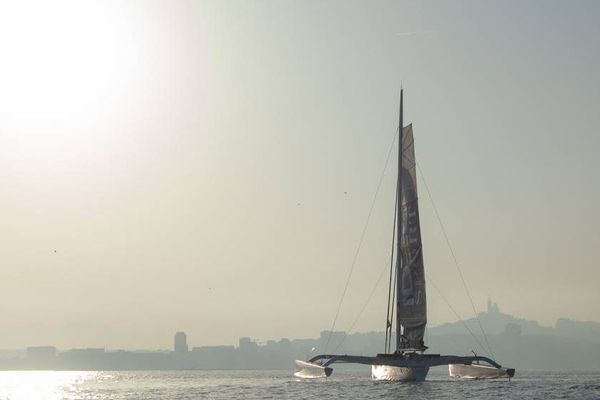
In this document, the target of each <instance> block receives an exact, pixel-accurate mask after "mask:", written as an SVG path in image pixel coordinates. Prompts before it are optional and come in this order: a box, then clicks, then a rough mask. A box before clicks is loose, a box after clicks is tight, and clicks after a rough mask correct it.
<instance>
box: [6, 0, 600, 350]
mask: <svg viewBox="0 0 600 400" xmlns="http://www.w3.org/2000/svg"><path fill="white" fill-rule="evenodd" d="M598 20H600V2H596V1H587V2H584V1H569V2H566V1H528V2H522V1H514V2H510V1H504V2H492V1H489V2H488V1H432V2H428V1H398V2H385V1H378V2H367V1H364V2H355V1H322V2H317V1H291V0H290V1H227V2H223V1H213V2H164V1H160V2H159V1H156V2H150V1H138V2H122V3H121V2H80V1H73V2H39V3H36V2H12V1H7V2H2V3H0V223H1V229H0V243H1V245H0V315H1V316H2V317H1V318H0V348H17V347H25V346H27V345H42V344H51V345H56V346H58V347H61V348H69V347H82V346H106V347H109V348H157V347H162V348H167V347H170V346H171V341H172V335H173V333H174V332H175V331H176V330H184V331H186V332H187V333H188V337H189V342H190V344H192V345H206V344H220V343H234V342H235V341H237V338H238V337H239V336H252V337H255V338H261V339H268V338H280V337H315V336H317V335H318V333H319V331H320V330H322V329H327V328H329V326H330V324H331V321H332V319H333V316H334V314H335V308H336V305H337V302H338V300H339V298H340V295H341V292H342V290H343V284H344V280H345V277H346V274H347V272H348V269H349V266H350V263H351V261H352V258H353V256H354V252H355V251H356V246H357V244H358V239H359V236H360V232H361V229H362V226H363V224H364V221H365V218H366V215H367V213H368V210H369V205H370V202H371V199H372V197H373V194H374V191H375V187H376V185H377V180H378V177H379V174H380V172H381V170H382V168H383V165H384V160H385V155H386V153H387V151H388V148H389V146H390V143H391V140H392V138H393V135H394V132H395V129H396V127H397V119H398V115H397V113H398V110H397V109H398V94H399V88H400V82H401V81H402V83H403V86H404V89H405V105H406V107H405V111H406V112H405V121H406V122H413V124H414V132H415V143H416V152H417V158H418V160H419V162H420V164H421V168H422V169H423V171H424V173H425V176H426V178H427V181H428V184H429V186H430V188H431V190H432V193H433V196H434V200H435V201H436V205H437V207H438V209H439V212H440V214H441V216H442V219H443V221H444V223H445V225H446V229H447V232H448V234H449V237H450V240H451V242H452V244H453V245H454V249H455V252H456V255H457V258H458V260H459V262H460V264H461V266H462V268H463V272H464V275H465V278H466V280H467V282H468V284H469V286H470V288H471V290H472V294H473V298H474V300H475V302H476V305H477V307H478V308H480V309H483V307H484V305H485V301H486V299H487V296H488V294H489V295H491V296H492V298H493V299H494V300H496V301H497V302H498V303H499V305H500V307H501V309H502V310H503V311H506V312H509V313H511V314H514V315H517V316H521V317H525V318H531V319H536V320H539V321H541V322H543V323H545V324H549V325H550V324H553V323H554V321H555V320H556V318H558V317H570V318H574V319H583V320H600V290H598V286H599V285H598V283H599V280H600V269H599V268H598V267H599V264H598V257H597V254H598V249H599V248H600V230H599V226H600V213H599V212H598V210H597V206H598V204H600V157H599V156H598V154H599V149H600V132H599V128H600V113H599V112H598V105H599V104H600V78H599V75H598V71H600V52H599V51H598V49H599V48H600V25H599V24H598ZM391 165H392V166H393V165H395V160H393V161H392V164H391ZM394 179H395V170H394V168H393V167H392V168H391V169H390V170H388V172H387V174H386V176H385V179H384V181H383V187H382V191H381V193H380V197H379V198H378V201H377V203H376V205H375V211H374V216H373V219H372V221H371V224H370V226H369V229H368V231H367V235H366V239H365V243H364V245H363V249H362V252H361V253H360V256H359V259H358V263H357V266H356V270H355V274H354V277H353V279H352V281H351V283H350V287H349V291H348V294H349V295H348V298H347V299H346V302H345V303H344V306H343V308H342V311H341V315H340V319H339V323H338V325H337V328H338V329H347V328H348V327H349V325H350V324H351V322H352V320H353V319H354V318H355V316H356V314H357V312H358V311H359V309H360V308H361V307H362V305H363V304H364V302H365V300H366V298H367V296H368V294H369V292H370V291H371V289H372V288H373V285H374V284H375V282H376V280H377V277H378V276H379V273H380V271H381V270H382V269H383V268H386V266H387V265H388V262H389V261H388V260H389V249H390V241H391V237H390V234H391V229H392V226H391V224H392V216H393V202H394V198H393V197H394V189H395V188H394ZM419 185H420V195H421V218H422V219H421V221H422V233H423V237H424V255H425V265H426V274H427V275H428V276H429V277H430V278H431V279H432V280H433V281H434V282H435V283H436V284H437V286H439V287H440V289H441V291H442V292H443V295H444V296H445V297H446V298H448V300H449V301H450V302H451V304H452V305H453V306H454V307H455V308H456V309H457V310H458V311H459V313H460V314H461V315H463V316H464V317H470V316H472V312H471V309H470V305H469V302H468V298H467V297H466V295H465V292H464V290H463V289H462V286H461V284H460V280H459V278H458V275H457V273H456V270H455V268H454V266H453V263H452V259H451V256H450V253H449V251H448V248H447V247H446V244H445V242H444V238H443V235H442V233H441V230H440V228H439V225H438V224H437V221H436V219H435V215H434V213H433V209H432V207H431V204H430V203H429V200H428V199H427V196H426V193H425V191H424V185H423V183H422V182H419ZM344 192H347V194H345V193H344ZM386 298H387V289H386V288H385V282H384V281H382V282H381V285H380V287H379V290H378V291H377V294H376V295H375V297H374V298H373V299H372V301H371V303H370V304H369V306H368V308H367V309H366V311H365V314H364V315H363V317H362V318H361V319H360V321H359V323H358V324H357V326H356V328H355V330H358V331H367V330H383V329H384V320H385V302H386ZM428 301H429V303H428V304H429V322H430V324H434V325H435V324H440V323H443V322H447V321H452V320H454V319H455V317H454V315H453V314H452V313H451V312H450V310H449V309H448V307H447V305H446V304H445V303H444V302H443V301H442V300H441V298H440V295H439V294H438V293H437V292H436V291H435V290H433V289H432V288H431V287H430V288H429V289H428Z"/></svg>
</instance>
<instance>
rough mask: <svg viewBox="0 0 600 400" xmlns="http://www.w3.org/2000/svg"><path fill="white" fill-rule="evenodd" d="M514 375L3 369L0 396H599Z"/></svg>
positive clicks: (565, 380)
mask: <svg viewBox="0 0 600 400" xmlns="http://www.w3.org/2000/svg"><path fill="white" fill-rule="evenodd" d="M517 374H518V375H517V377H515V378H514V379H512V380H511V381H510V382H509V381H506V380H501V381H496V380H488V381H458V380H451V379H449V378H448V377H447V374H446V373H445V370H444V369H435V370H432V372H430V374H429V377H428V380H427V381H426V382H421V383H391V382H388V383H376V382H373V381H371V379H370V376H369V371H368V370H366V371H338V370H336V371H335V372H334V375H333V376H332V377H330V378H327V379H322V380H313V381H301V380H298V379H295V378H294V377H292V371H291V370H290V371H159V372H157V371H148V372H143V371H142V372H139V371H136V372H110V371H107V372H47V371H43V372H41V371H40V372H36V371H33V372H32V371H28V372H0V399H2V400H8V399H10V400H22V399H27V400H59V399H60V400H69V399H94V400H106V399H110V400H120V399H145V400H153V399H157V400H158V399H160V400H163V399H165V400H167V399H168V400H171V399H215V400H216V399H315V398H325V399H436V398H477V399H492V398H493V399H499V398H502V399H534V398H537V399H571V398H573V399H600V373H590V372H583V373H573V372H546V373H543V372H523V371H517Z"/></svg>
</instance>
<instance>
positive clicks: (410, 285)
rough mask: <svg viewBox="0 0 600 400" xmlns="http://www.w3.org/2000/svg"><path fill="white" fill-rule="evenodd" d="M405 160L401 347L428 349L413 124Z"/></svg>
mask: <svg viewBox="0 0 600 400" xmlns="http://www.w3.org/2000/svg"><path fill="white" fill-rule="evenodd" d="M400 154H401V155H402V156H401V161H400V162H399V169H400V172H399V174H400V176H399V179H398V180H399V183H400V190H399V194H398V200H397V201H398V202H399V204H400V205H401V206H400V213H399V214H400V215H398V220H399V223H400V224H399V225H400V226H399V234H398V239H397V240H398V241H399V243H398V247H399V249H400V251H399V252H398V254H399V256H398V257H397V260H396V263H397V264H396V268H397V271H398V278H397V279H398V280H399V281H398V282H397V283H398V286H397V287H398V294H397V297H396V303H397V304H396V313H397V314H396V318H397V327H398V328H401V331H400V332H398V333H399V339H400V340H399V341H398V346H397V347H398V349H397V350H400V351H402V350H404V349H416V350H424V349H425V343H424V342H423V336H424V334H425V326H426V324H427V301H426V292H425V270H424V265H423V245H422V242H421V227H420V221H419V203H418V196H417V174H416V168H415V167H416V161H415V149H414V139H413V130H412V125H408V126H406V127H404V128H403V129H402V145H401V152H400Z"/></svg>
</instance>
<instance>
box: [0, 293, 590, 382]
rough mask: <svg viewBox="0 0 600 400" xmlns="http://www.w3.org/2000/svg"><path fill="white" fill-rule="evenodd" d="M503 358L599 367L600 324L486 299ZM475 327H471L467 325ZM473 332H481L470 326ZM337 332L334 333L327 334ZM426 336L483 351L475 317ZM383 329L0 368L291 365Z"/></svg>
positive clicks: (518, 363)
mask: <svg viewBox="0 0 600 400" xmlns="http://www.w3.org/2000/svg"><path fill="white" fill-rule="evenodd" d="M478 318H479V320H480V321H481V323H482V325H483V327H484V329H485V332H486V334H487V339H488V341H489V343H490V346H491V348H492V351H494V353H496V355H498V356H499V360H498V361H499V362H500V363H504V364H506V365H511V366H514V367H516V368H519V369H530V370H563V371H564V370H596V371H598V370H600V323H598V322H590V321H574V320H570V319H566V318H561V319H558V320H557V322H556V324H555V326H554V327H546V326H542V325H540V324H539V323H538V322H536V321H532V320H526V319H521V318H516V317H514V316H511V315H509V314H504V313H502V312H501V311H500V309H499V307H498V305H497V304H495V303H492V302H491V301H489V302H488V307H487V311H486V312H482V313H480V314H479V315H478ZM465 325H466V326H467V327H469V329H467V328H466V327H465ZM469 330H470V331H471V332H472V333H474V336H475V338H473V336H472V335H471V334H470V333H469ZM330 335H331V338H329V336H330ZM427 335H428V336H429V338H428V343H430V344H431V346H430V349H429V352H431V353H446V354H448V353H454V354H467V353H469V352H471V351H475V352H478V353H480V354H485V353H486V352H485V351H484V350H483V349H481V348H478V344H477V342H479V343H483V337H482V335H481V331H480V328H479V326H478V323H477V320H476V319H475V318H472V319H469V320H465V321H457V322H454V323H448V324H443V325H440V326H437V327H431V328H430V329H429V330H428V332H427ZM384 336H385V334H384V332H368V333H353V334H349V335H347V336H346V335H345V333H344V332H340V331H337V332H333V333H332V334H330V332H329V331H322V332H321V333H320V336H319V338H314V339H286V338H284V339H280V340H278V341H275V340H269V341H267V342H266V343H261V344H259V343H258V342H257V341H255V340H253V339H251V338H248V337H244V338H240V340H239V344H238V346H225V345H224V346H200V347H192V348H191V349H189V348H188V344H187V337H186V335H185V333H183V332H177V333H176V334H175V338H174V347H173V350H169V351H125V350H107V349H104V348H87V349H70V350H65V351H62V350H58V349H57V348H55V347H53V346H38V347H29V348H27V349H26V350H24V351H21V352H17V351H10V352H8V351H6V352H0V370H92V371H94V370H187V369H189V370H194V369H198V370H212V369H224V370H225V369H227V370H235V369H289V368H292V364H293V360H294V359H305V358H307V357H308V355H309V354H310V353H311V350H312V349H313V348H314V349H316V351H321V352H322V351H324V350H325V343H327V341H328V339H329V347H328V350H330V351H333V350H334V349H336V348H337V352H341V353H355V354H376V353H378V352H381V350H382V346H383V342H384Z"/></svg>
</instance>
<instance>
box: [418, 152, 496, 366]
mask: <svg viewBox="0 0 600 400" xmlns="http://www.w3.org/2000/svg"><path fill="white" fill-rule="evenodd" d="M416 164H417V169H418V170H419V175H421V179H422V180H423V183H424V184H425V189H426V191H427V196H428V197H429V201H430V202H431V205H432V206H433V211H434V212H435V216H436V218H437V220H438V223H439V224H440V228H442V233H443V234H444V238H445V239H446V244H447V245H448V249H450V254H451V255H452V259H453V260H454V266H455V267H456V270H457V271H458V274H459V276H460V280H461V281H462V284H463V287H464V288H465V292H467V297H468V298H469V301H470V302H471V307H472V308H473V314H475V319H476V320H477V324H478V325H479V329H480V330H481V333H482V334H483V339H484V340H485V343H486V345H487V348H488V350H489V352H490V355H491V356H492V358H494V359H495V358H496V356H495V355H494V352H493V351H492V347H491V346H490V343H489V341H488V338H487V335H486V333H485V330H484V329H483V325H482V324H481V321H480V320H479V316H478V315H477V310H476V309H475V303H474V302H473V298H472V297H471V292H470V291H469V287H468V286H467V282H466V281H465V278H464V276H463V273H462V270H461V269H460V266H459V265H458V260H457V258H456V255H455V254H454V249H453V248H452V245H451V244H450V239H449V238H448V234H447V233H446V228H445V227H444V224H443V223H442V218H441V217H440V214H439V212H438V209H437V207H436V205H435V202H434V201H433V197H432V196H431V191H430V190H429V185H427V181H426V180H425V175H423V171H422V170H421V165H419V163H416Z"/></svg>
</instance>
